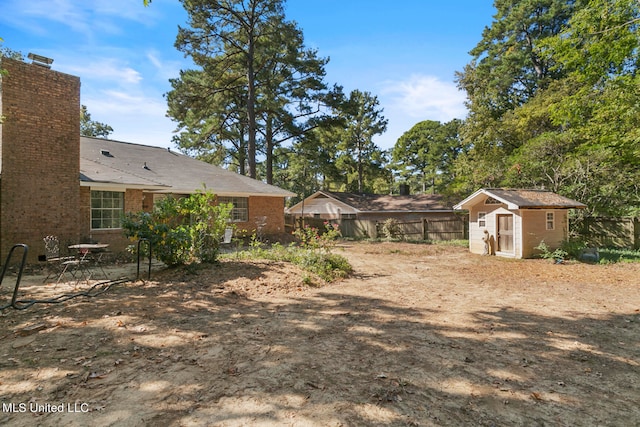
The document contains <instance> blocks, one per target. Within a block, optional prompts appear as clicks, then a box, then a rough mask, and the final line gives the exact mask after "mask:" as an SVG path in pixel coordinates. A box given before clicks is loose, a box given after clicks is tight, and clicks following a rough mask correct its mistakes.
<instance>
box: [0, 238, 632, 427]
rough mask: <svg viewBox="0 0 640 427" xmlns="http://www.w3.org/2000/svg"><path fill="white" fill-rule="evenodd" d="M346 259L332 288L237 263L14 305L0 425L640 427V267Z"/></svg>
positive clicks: (353, 255) (453, 251)
mask: <svg viewBox="0 0 640 427" xmlns="http://www.w3.org/2000/svg"><path fill="white" fill-rule="evenodd" d="M338 251H339V252H340V253H342V254H344V255H345V256H347V257H348V258H349V260H350V262H351V263H352V265H353V266H354V268H355V274H354V276H353V277H351V278H349V279H346V280H344V281H342V282H340V283H335V284H331V285H326V286H322V287H317V288H310V287H308V286H305V285H303V280H302V277H303V274H301V273H300V271H298V270H297V269H296V268H294V267H292V266H289V265H285V264H280V263H268V262H253V263H247V262H241V261H228V262H225V263H223V265H222V267H219V268H216V269H212V270H206V271H204V270H201V271H198V272H196V274H188V273H185V272H164V273H162V274H156V275H155V276H154V281H152V282H147V283H143V282H137V283H129V284H126V285H121V286H116V287H114V288H113V289H111V290H109V292H107V293H105V294H103V295H101V296H100V297H98V298H95V299H85V298H80V299H74V300H71V301H68V302H66V303H64V304H60V305H55V306H34V307H32V308H30V309H29V310H26V311H23V312H17V311H14V310H5V312H4V313H3V314H2V316H1V317H0V325H1V326H2V329H1V331H2V332H1V333H0V356H1V358H0V404H2V405H3V406H2V411H1V412H0V425H15V426H33V425H42V426H57V425H70V426H86V425H92V426H146V425H153V426H165V425H166V426H212V425H213V426H240V425H245V426H246V425H260V426H283V425H295V426H332V425H333V426H351V425H362V426H371V425H390V426H405V425H412V426H431V425H436V426H452V425H453V426H456V425H459V426H466V425H480V426H503V425H523V426H524V425H526V426H530V425H549V426H551V425H553V426H563V425H567V426H569V425H571V426H575V425H584V426H591V425H594V426H595V425H598V426H622V425H624V426H633V425H640V407H639V406H638V404H637V402H639V401H640V366H639V364H640V292H638V291H639V285H640V274H639V273H640V265H631V264H628V265H612V266H592V265H584V264H573V265H553V264H551V263H549V262H547V261H540V260H528V261H517V260H505V259H499V258H495V257H480V256H475V255H471V254H468V253H467V251H466V250H465V249H463V248H453V247H451V248H448V247H442V246H428V245H411V244H398V243H378V244H367V243H349V244H345V245H343V246H342V247H341V248H339V250H338ZM60 290H61V289H60V288H58V289H56V290H55V291H56V292H58V293H59V292H60ZM25 292H29V293H32V294H36V293H40V294H44V293H52V292H54V290H52V289H51V288H46V287H42V286H37V285H35V284H34V286H32V287H25ZM6 294H7V292H6V289H4V290H2V296H3V297H5V298H6ZM47 404H48V405H49V406H48V407H47V406H46V405H47ZM37 405H40V406H37ZM60 405H62V406H60ZM54 407H55V408H62V409H63V411H62V412H53V410H54V409H53V408H54ZM22 408H24V412H20V410H21V409H22ZM12 410H13V412H12ZM73 410H76V412H72V411H73Z"/></svg>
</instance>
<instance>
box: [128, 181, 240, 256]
mask: <svg viewBox="0 0 640 427" xmlns="http://www.w3.org/2000/svg"><path fill="white" fill-rule="evenodd" d="M215 201H216V196H215V195H214V194H213V193H211V192H197V193H195V194H192V195H190V196H188V197H184V198H179V199H176V198H173V197H166V198H164V199H162V200H160V201H159V202H157V203H156V204H155V205H154V207H153V210H152V211H151V212H137V213H129V214H127V215H126V216H125V219H124V221H123V225H122V226H123V229H124V231H125V235H126V236H127V237H129V238H130V239H131V240H134V241H136V240H138V239H143V238H144V239H147V240H149V242H150V243H151V245H152V248H153V254H154V256H155V257H156V258H157V259H158V260H160V261H162V262H164V263H165V264H167V265H183V264H192V263H198V262H204V263H212V262H215V261H216V259H217V256H218V252H219V247H220V241H221V240H222V237H223V236H224V232H225V229H226V228H227V227H228V221H229V215H230V213H231V210H232V209H233V206H232V205H230V204H224V203H223V204H216V203H215Z"/></svg>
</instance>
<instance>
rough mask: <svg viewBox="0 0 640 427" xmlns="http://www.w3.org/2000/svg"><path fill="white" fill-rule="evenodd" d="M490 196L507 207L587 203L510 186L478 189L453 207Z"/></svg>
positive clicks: (465, 206) (569, 206) (464, 206)
mask: <svg viewBox="0 0 640 427" xmlns="http://www.w3.org/2000/svg"><path fill="white" fill-rule="evenodd" d="M486 197H492V198H494V199H496V200H498V201H500V202H502V203H504V204H506V205H507V208H508V209H583V208H586V207H587V205H585V204H583V203H580V202H577V201H575V200H572V199H569V198H568V197H564V196H561V195H559V194H556V193H553V192H551V191H548V190H525V189H511V188H489V189H484V188H482V189H480V190H478V191H476V192H475V193H473V194H472V195H471V196H469V197H467V198H466V199H464V200H463V201H461V202H460V203H458V204H456V205H455V206H454V209H469V208H470V207H472V206H474V205H476V204H478V203H480V201H483V200H484V199H486Z"/></svg>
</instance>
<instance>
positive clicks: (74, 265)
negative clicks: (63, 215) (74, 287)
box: [43, 236, 80, 283]
mask: <svg viewBox="0 0 640 427" xmlns="http://www.w3.org/2000/svg"><path fill="white" fill-rule="evenodd" d="M43 240H44V251H45V257H46V260H47V264H49V265H50V266H52V271H51V272H50V273H49V275H48V276H47V277H45V278H44V281H43V282H46V281H47V280H48V279H49V277H51V276H53V275H54V274H55V275H57V277H56V283H60V280H61V279H62V277H64V275H65V274H67V273H68V274H69V275H71V277H72V279H74V280H75V278H76V272H77V271H78V270H79V267H80V260H78V259H76V257H74V256H62V255H60V241H59V240H58V238H57V237H56V236H46V237H45V238H44V239H43Z"/></svg>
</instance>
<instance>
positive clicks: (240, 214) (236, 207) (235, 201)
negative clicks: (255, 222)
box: [218, 197, 249, 222]
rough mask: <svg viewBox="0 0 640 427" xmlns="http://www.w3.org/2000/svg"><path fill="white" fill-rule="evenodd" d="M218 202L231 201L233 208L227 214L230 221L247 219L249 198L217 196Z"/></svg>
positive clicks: (245, 220) (244, 220)
mask: <svg viewBox="0 0 640 427" xmlns="http://www.w3.org/2000/svg"><path fill="white" fill-rule="evenodd" d="M218 201H219V202H220V203H231V204H232V205H233V209H232V210H231V214H230V215H229V217H230V218H229V219H230V220H231V222H247V221H249V198H247V197H218Z"/></svg>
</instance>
